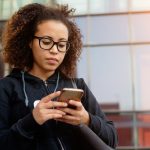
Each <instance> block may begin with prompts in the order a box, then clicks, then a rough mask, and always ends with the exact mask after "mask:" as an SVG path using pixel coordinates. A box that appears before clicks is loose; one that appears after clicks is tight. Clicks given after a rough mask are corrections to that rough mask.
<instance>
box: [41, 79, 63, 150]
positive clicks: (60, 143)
mask: <svg viewBox="0 0 150 150" xmlns="http://www.w3.org/2000/svg"><path fill="white" fill-rule="evenodd" d="M43 83H44V87H45V89H46V93H47V94H49V89H48V83H47V81H46V80H45V81H43ZM55 123H56V126H57V121H56V122H55ZM56 139H57V141H58V143H59V145H60V147H61V150H65V148H64V146H63V142H62V141H61V140H60V138H59V137H57V138H56Z"/></svg>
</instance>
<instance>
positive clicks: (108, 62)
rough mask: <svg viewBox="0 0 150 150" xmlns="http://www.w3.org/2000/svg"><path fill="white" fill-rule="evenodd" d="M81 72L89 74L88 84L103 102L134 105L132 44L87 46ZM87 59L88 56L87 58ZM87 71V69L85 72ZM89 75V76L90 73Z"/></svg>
mask: <svg viewBox="0 0 150 150" xmlns="http://www.w3.org/2000/svg"><path fill="white" fill-rule="evenodd" d="M83 55H84V56H83V58H84V59H81V61H80V62H79V65H78V66H79V67H80V68H79V70H82V71H81V72H82V73H81V72H78V75H79V77H80V74H81V75H83V77H84V76H85V77H86V75H85V74H88V84H89V87H90V88H91V90H92V92H93V93H94V95H95V96H96V98H97V100H98V102H99V103H108V104H109V103H110V104H112V103H115V104H116V103H117V104H118V105H119V108H118V109H121V110H128V109H132V107H133V106H132V102H133V99H132V82H131V60H130V54H129V47H128V46H123V47H121V46H118V47H96V48H89V50H86V49H85V52H84V54H83ZM85 59H87V60H85ZM84 71H85V73H83V72H84ZM86 79H87V77H86Z"/></svg>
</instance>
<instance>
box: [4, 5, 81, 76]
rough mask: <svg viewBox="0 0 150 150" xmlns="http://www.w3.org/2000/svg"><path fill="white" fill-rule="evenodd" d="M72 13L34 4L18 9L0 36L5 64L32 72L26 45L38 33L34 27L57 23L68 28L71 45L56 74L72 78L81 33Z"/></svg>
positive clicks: (57, 6) (71, 11) (78, 53)
mask: <svg viewBox="0 0 150 150" xmlns="http://www.w3.org/2000/svg"><path fill="white" fill-rule="evenodd" d="M73 12H74V9H69V8H68V5H56V6H53V7H49V6H45V5H42V4H38V3H33V4H28V5H26V6H24V7H22V8H20V9H19V10H18V11H17V12H16V13H15V14H14V15H13V16H12V17H11V18H10V20H8V22H7V23H6V25H5V29H4V32H3V34H2V47H3V50H4V57H5V61H6V62H7V63H8V64H9V65H10V66H11V67H15V68H20V69H28V70H29V69H31V68H32V65H33V54H32V51H31V49H30V47H29V43H30V42H31V41H32V39H33V36H34V33H35V32H36V30H37V25H38V24H40V23H41V22H42V21H43V20H58V21H61V22H62V23H63V24H65V25H66V27H67V28H68V31H69V38H68V40H69V42H70V48H69V50H68V51H67V53H66V56H65V58H64V60H63V62H62V64H61V65H60V66H59V68H58V70H60V71H61V72H62V73H64V74H65V75H66V76H68V77H72V76H73V75H74V73H75V70H76V62H77V59H78V58H79V56H80V54H81V48H82V40H81V33H80V30H79V28H78V27H77V25H76V24H75V22H74V21H73V19H72V18H71V17H72V14H73Z"/></svg>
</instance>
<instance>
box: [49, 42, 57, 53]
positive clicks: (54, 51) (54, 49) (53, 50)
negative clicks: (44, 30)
mask: <svg viewBox="0 0 150 150" xmlns="http://www.w3.org/2000/svg"><path fill="white" fill-rule="evenodd" d="M49 52H50V53H58V48H57V44H56V43H54V45H53V46H52V48H51V49H50V50H49Z"/></svg>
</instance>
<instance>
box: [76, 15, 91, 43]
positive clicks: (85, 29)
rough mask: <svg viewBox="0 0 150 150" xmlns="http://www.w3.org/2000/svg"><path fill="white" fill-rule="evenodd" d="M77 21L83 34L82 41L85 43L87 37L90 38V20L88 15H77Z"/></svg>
mask: <svg viewBox="0 0 150 150" xmlns="http://www.w3.org/2000/svg"><path fill="white" fill-rule="evenodd" d="M75 22H76V23H77V25H78V28H79V29H80V30H81V34H82V41H83V43H84V44H85V43H87V42H88V41H87V38H88V33H87V32H88V20H87V17H76V18H75Z"/></svg>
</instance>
